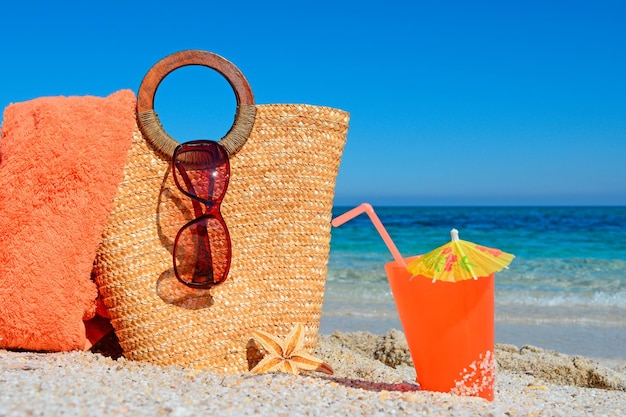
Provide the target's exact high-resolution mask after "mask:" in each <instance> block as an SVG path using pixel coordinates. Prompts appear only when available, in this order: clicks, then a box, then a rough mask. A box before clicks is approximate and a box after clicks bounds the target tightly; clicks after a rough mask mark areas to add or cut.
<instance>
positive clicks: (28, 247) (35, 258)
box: [0, 90, 136, 351]
mask: <svg viewBox="0 0 626 417" xmlns="http://www.w3.org/2000/svg"><path fill="white" fill-rule="evenodd" d="M135 106H136V100H135V95H134V93H133V92H132V91H130V90H123V91H119V92H117V93H114V94H112V95H110V96H109V97H107V98H101V97H43V98H38V99H35V100H31V101H28V102H23V103H17V104H11V105H9V106H8V107H7V108H6V110H5V113H4V122H3V125H2V139H1V140H0V151H1V152H2V154H1V155H0V347H3V348H11V349H15V348H18V349H28V350H43V351H68V350H76V349H85V348H86V347H89V346H90V342H89V340H88V339H87V335H86V330H85V324H84V322H83V321H84V320H85V321H87V320H90V319H92V318H94V315H95V312H96V297H97V288H96V285H95V284H94V282H93V281H92V280H91V269H92V266H93V261H94V259H95V255H96V251H97V249H98V245H99V243H100V240H101V235H102V231H103V230H104V226H105V223H106V220H107V217H108V215H109V212H110V209H111V207H112V203H113V199H114V197H115V193H116V190H117V187H118V184H119V183H120V182H121V180H122V179H123V169H124V164H125V163H126V158H127V153H128V150H129V148H130V144H131V140H132V135H133V130H134V129H135V127H136V121H135ZM95 334H98V335H99V333H98V332H97V331H96V332H95Z"/></svg>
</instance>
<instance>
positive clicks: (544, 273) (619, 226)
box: [321, 207, 626, 359]
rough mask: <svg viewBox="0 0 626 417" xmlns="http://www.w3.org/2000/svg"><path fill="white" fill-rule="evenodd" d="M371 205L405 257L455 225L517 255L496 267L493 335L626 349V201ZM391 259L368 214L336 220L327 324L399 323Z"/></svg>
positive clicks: (565, 346)
mask: <svg viewBox="0 0 626 417" xmlns="http://www.w3.org/2000/svg"><path fill="white" fill-rule="evenodd" d="M351 208H352V207H335V208H334V209H333V216H337V215H339V214H342V213H344V212H346V211H348V210H349V209H351ZM374 209H375V210H376V213H377V214H378V216H379V218H380V219H381V221H382V222H383V224H384V225H385V227H386V229H387V231H388V232H389V234H390V236H391V237H392V239H393V240H394V242H395V244H396V246H397V247H398V249H399V250H400V252H401V253H402V255H403V256H405V257H408V256H412V255H417V254H423V253H427V252H429V251H430V250H432V249H435V248H436V247H438V246H441V245H442V244H444V243H446V242H447V241H449V240H450V230H451V229H452V228H456V229H458V230H459V236H460V238H461V239H463V240H468V241H471V242H475V243H478V244H481V245H484V246H490V247H494V248H499V249H501V250H503V251H505V252H510V253H513V254H514V255H515V256H516V258H515V259H514V260H513V262H512V263H511V265H510V266H509V269H507V270H504V271H502V272H499V273H496V294H495V306H496V317H495V319H496V343H511V344H515V345H517V346H522V345H525V344H532V345H535V346H539V347H543V348H547V349H554V350H558V351H560V352H564V353H568V354H581V355H586V356H591V357H605V358H621V359H626V207H374ZM391 260H392V257H391V254H390V253H389V251H388V250H387V247H386V246H385V244H384V243H383V241H382V239H381V238H380V236H379V235H378V233H377V232H376V229H375V228H374V226H373V225H372V223H371V221H370V219H369V217H367V215H365V214H362V215H360V216H358V217H357V218H355V219H353V220H351V221H350V222H348V223H346V224H344V225H342V226H340V227H338V228H333V230H332V239H331V252H330V260H329V271H328V278H327V287H326V294H325V299H324V307H323V313H322V322H321V332H322V333H323V334H329V333H332V332H333V331H334V330H341V331H370V332H372V333H376V334H383V333H386V332H387V331H388V330H389V329H390V328H401V325H400V322H399V319H398V316H397V313H396V311H395V305H394V303H393V297H392V295H391V291H390V289H389V285H388V283H387V278H386V276H385V271H384V264H385V263H386V262H389V261H391ZM425 319H427V318H425Z"/></svg>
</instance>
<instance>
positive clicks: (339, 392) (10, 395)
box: [0, 331, 626, 417]
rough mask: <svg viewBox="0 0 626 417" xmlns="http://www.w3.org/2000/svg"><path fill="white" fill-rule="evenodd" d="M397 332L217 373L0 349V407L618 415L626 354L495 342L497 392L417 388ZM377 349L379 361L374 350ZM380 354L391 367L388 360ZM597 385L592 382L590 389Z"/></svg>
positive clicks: (356, 336) (14, 411) (324, 340)
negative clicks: (287, 362) (306, 357)
mask: <svg viewBox="0 0 626 417" xmlns="http://www.w3.org/2000/svg"><path fill="white" fill-rule="evenodd" d="M402 336H403V335H402V334H401V333H400V332H394V331H392V332H390V333H388V334H387V335H384V336H375V335H371V334H369V333H336V334H334V335H333V336H325V337H321V338H320V343H319V345H318V348H317V349H316V352H315V354H316V355H318V356H320V357H323V358H324V359H325V360H326V361H327V362H328V363H329V364H331V366H333V368H334V369H335V375H334V376H331V377H329V376H326V375H322V374H319V375H318V374H309V375H305V376H292V375H285V374H268V375H250V374H240V375H228V376H223V375H218V374H215V373H213V372H211V371H203V370H194V369H185V368H180V367H159V366H154V365H151V364H148V363H139V362H131V361H127V360H125V359H123V358H120V359H117V360H114V359H111V358H109V357H105V356H102V355H100V354H96V353H91V352H71V353H48V354H44V353H31V352H9V351H6V350H0V416H2V417H4V416H23V415H37V416H58V415H80V416H87V415H94V416H101V415H117V414H122V415H129V416H135V415H139V416H143V415H146V416H159V415H165V416H202V415H221V416H230V415H237V416H239V415H268V416H270V415H271V416H281V415H284V416H300V415H302V416H318V415H319V416H325V415H342V416H347V415H350V416H352V415H366V416H378V415H380V416H388V415H427V416H437V415H449V416H475V415H485V416H537V415H550V416H587V415H588V416H623V415H625V413H626V362H623V361H616V360H615V361H593V360H591V359H587V358H582V357H569V356H566V355H562V354H559V353H556V352H550V351H545V350H541V349H538V348H533V347H525V348H523V349H521V350H520V349H517V348H515V347H512V346H509V345H499V346H497V349H496V358H497V360H498V367H499V368H498V376H497V382H496V399H495V401H493V402H487V401H485V400H482V399H480V398H472V397H459V396H454V395H450V394H443V393H434V392H426V391H419V390H416V385H415V384H414V380H415V371H414V370H413V368H412V367H411V366H408V365H407V364H408V363H410V358H409V357H408V355H407V350H406V345H405V342H404V341H403V337H402ZM375 357H376V358H379V359H380V360H377V359H375ZM381 360H382V361H385V362H386V363H388V364H391V365H393V366H395V368H393V367H392V366H388V365H386V364H384V363H383V362H381ZM594 387H595V388H594Z"/></svg>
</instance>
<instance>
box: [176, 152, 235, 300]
mask: <svg viewBox="0 0 626 417" xmlns="http://www.w3.org/2000/svg"><path fill="white" fill-rule="evenodd" d="M172 172H173V176H174V183H175V184H176V186H177V187H178V189H179V190H180V191H181V192H182V193H183V194H185V195H186V196H187V197H189V198H191V201H192V204H193V210H194V215H195V218H194V219H193V220H191V221H190V222H188V223H187V224H185V225H184V226H183V227H181V229H180V230H179V231H178V233H177V235H176V239H175V240H174V251H173V258H174V274H175V275H176V278H178V280H179V281H181V282H182V283H183V284H185V285H188V286H190V287H193V288H211V287H212V286H214V285H217V284H220V283H221V282H223V281H224V280H225V279H226V276H227V275H228V270H229V268H230V258H231V255H232V252H231V246H230V235H229V233H228V228H227V227H226V223H225V222H224V219H223V218H222V215H221V213H220V204H221V202H222V199H223V198H224V195H225V194H226V188H227V187H228V180H229V178H230V164H229V162H228V153H227V152H226V149H224V147H222V146H221V145H220V144H218V143H217V142H213V141H208V140H196V141H192V142H185V143H182V144H180V145H178V147H177V148H176V150H175V151H174V156H173V158H172Z"/></svg>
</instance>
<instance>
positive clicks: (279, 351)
mask: <svg viewBox="0 0 626 417" xmlns="http://www.w3.org/2000/svg"><path fill="white" fill-rule="evenodd" d="M253 338H254V340H255V341H256V342H258V343H259V344H260V345H261V346H262V347H263V349H265V351H266V352H267V354H266V355H265V356H264V357H263V359H262V360H261V361H260V362H259V363H258V364H256V366H255V367H254V368H252V369H251V371H250V372H252V373H254V374H261V373H265V372H286V373H290V374H294V375H298V374H299V373H300V371H301V370H302V371H318V372H324V373H327V374H329V375H332V374H333V369H332V368H331V367H330V366H329V365H328V364H326V363H324V361H323V360H321V359H318V358H316V357H314V356H313V355H310V354H309V353H307V352H306V351H305V350H304V331H303V329H302V324H300V323H297V324H296V326H295V327H294V328H293V329H292V330H291V331H290V332H289V334H288V335H287V336H286V337H285V338H280V337H276V336H272V335H271V334H269V333H267V332H264V331H261V330H257V331H255V332H254V334H253Z"/></svg>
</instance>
